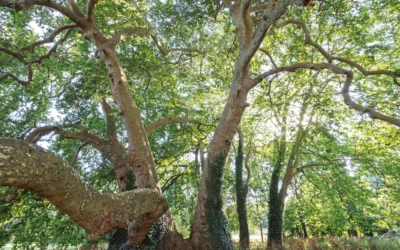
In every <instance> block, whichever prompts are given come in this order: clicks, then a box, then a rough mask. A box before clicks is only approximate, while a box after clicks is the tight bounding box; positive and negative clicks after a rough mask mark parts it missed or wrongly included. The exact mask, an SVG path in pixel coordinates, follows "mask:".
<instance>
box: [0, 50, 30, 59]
mask: <svg viewBox="0 0 400 250" xmlns="http://www.w3.org/2000/svg"><path fill="white" fill-rule="evenodd" d="M0 51H2V52H4V53H6V54H9V55H11V56H13V57H15V58H17V59H18V60H19V61H21V62H25V61H24V59H25V56H24V55H23V54H21V53H19V52H14V51H12V50H9V49H7V48H4V47H0Z"/></svg>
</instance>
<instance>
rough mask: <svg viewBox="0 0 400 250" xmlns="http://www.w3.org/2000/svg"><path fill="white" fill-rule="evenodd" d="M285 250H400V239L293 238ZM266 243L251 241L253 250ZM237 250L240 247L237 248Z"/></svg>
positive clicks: (258, 240)
mask: <svg viewBox="0 0 400 250" xmlns="http://www.w3.org/2000/svg"><path fill="white" fill-rule="evenodd" d="M284 246H285V250H337V249H339V250H400V237H391V238H383V237H363V238H343V237H342V238H339V237H332V238H311V239H302V238H293V239H285V240H284ZM265 248H266V243H261V242H260V236H258V238H257V241H252V240H251V247H250V249H251V250H264V249H265ZM237 249H239V247H238V246H237Z"/></svg>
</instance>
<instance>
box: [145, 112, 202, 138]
mask: <svg viewBox="0 0 400 250" xmlns="http://www.w3.org/2000/svg"><path fill="white" fill-rule="evenodd" d="M172 123H192V124H198V125H202V123H201V122H200V121H198V120H195V119H189V118H187V117H174V116H167V117H164V118H161V119H160V120H158V121H156V122H154V123H152V124H150V125H149V126H148V127H147V128H146V133H147V135H150V134H151V133H153V132H154V131H155V130H157V129H158V128H160V127H162V126H164V125H166V124H172Z"/></svg>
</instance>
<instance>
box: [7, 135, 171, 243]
mask: <svg viewBox="0 0 400 250" xmlns="http://www.w3.org/2000/svg"><path fill="white" fill-rule="evenodd" d="M0 185H1V186H10V187H19V188H25V189H29V190H32V191H34V192H36V193H37V194H39V195H40V196H42V197H44V198H46V199H48V200H49V201H50V202H51V203H52V204H53V205H54V206H56V207H57V208H59V209H60V210H61V211H63V212H65V213H66V214H67V215H68V216H69V217H70V218H71V220H72V221H74V222H75V223H76V224H78V225H79V226H80V227H81V228H83V229H84V230H85V231H87V232H88V233H89V239H91V240H95V239H98V238H99V237H100V236H101V235H103V234H105V233H108V232H111V231H113V230H115V229H117V228H125V227H126V226H127V225H128V223H130V222H132V221H134V220H136V219H140V220H141V221H142V225H141V226H142V227H141V228H142V229H143V230H144V231H146V232H147V231H148V229H149V227H150V226H151V225H152V224H153V223H154V222H155V221H157V219H158V218H159V217H160V216H161V215H162V214H164V213H165V211H167V209H168V205H167V201H166V199H165V198H164V197H163V196H162V194H161V193H159V192H157V191H154V190H149V189H140V190H134V191H130V192H124V193H120V194H102V193H99V192H97V191H96V190H94V189H93V188H92V187H91V186H89V185H88V184H87V183H85V182H83V181H82V180H81V179H80V178H79V176H78V175H77V174H76V172H75V171H74V170H73V169H72V168H71V167H70V166H68V165H67V164H66V163H65V162H63V161H62V160H60V159H58V158H57V157H55V156H54V155H53V154H51V153H49V152H46V151H45V150H44V149H42V148H40V147H38V146H35V145H33V144H30V143H27V142H22V141H16V140H11V139H0ZM146 227H147V228H146ZM142 240H143V238H140V237H138V238H135V239H132V238H130V241H129V242H128V244H133V245H135V244H136V245H137V244H139V243H140V242H141V241H142Z"/></svg>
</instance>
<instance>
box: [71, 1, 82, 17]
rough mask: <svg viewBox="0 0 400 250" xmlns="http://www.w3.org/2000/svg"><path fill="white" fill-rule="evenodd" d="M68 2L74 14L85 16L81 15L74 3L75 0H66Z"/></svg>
mask: <svg viewBox="0 0 400 250" xmlns="http://www.w3.org/2000/svg"><path fill="white" fill-rule="evenodd" d="M68 4H69V6H71V9H72V10H73V11H74V12H75V14H76V15H78V16H79V17H85V15H83V13H82V11H81V10H80V9H79V7H78V6H77V5H76V2H75V0H68Z"/></svg>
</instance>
